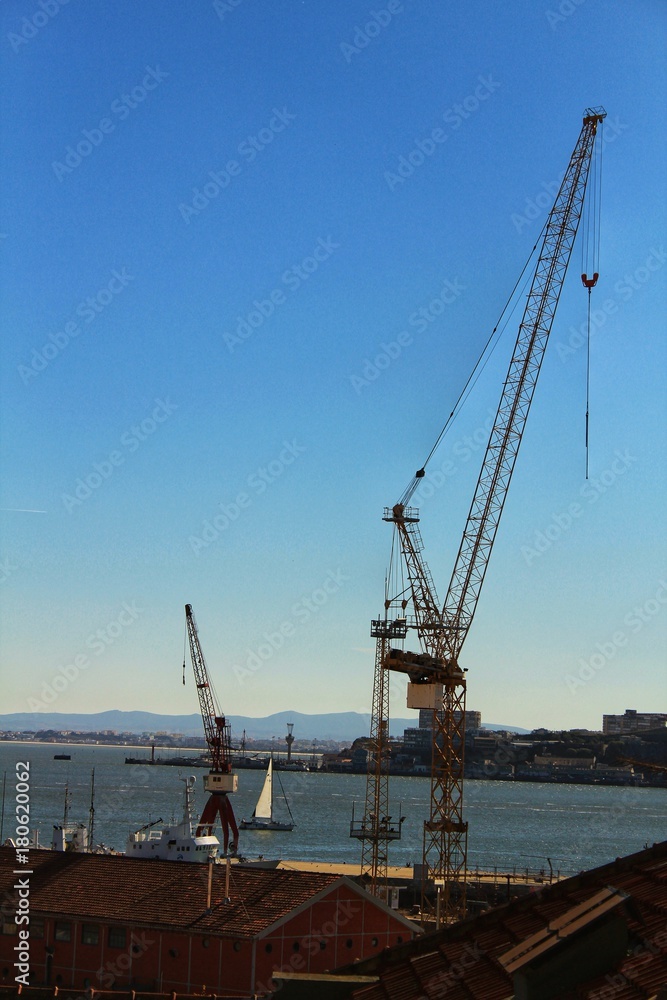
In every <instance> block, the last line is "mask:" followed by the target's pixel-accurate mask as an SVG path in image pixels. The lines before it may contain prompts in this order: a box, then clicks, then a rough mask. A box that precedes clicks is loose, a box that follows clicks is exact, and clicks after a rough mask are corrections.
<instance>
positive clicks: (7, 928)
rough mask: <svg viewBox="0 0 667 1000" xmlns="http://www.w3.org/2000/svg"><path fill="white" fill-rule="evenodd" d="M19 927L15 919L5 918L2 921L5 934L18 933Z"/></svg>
mask: <svg viewBox="0 0 667 1000" xmlns="http://www.w3.org/2000/svg"><path fill="white" fill-rule="evenodd" d="M17 931H18V927H17V926H16V924H15V923H14V921H13V920H3V922H2V933H3V934H16V932H17Z"/></svg>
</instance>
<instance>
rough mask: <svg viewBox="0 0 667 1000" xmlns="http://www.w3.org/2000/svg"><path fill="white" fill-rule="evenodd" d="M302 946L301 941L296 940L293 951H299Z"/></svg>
mask: <svg viewBox="0 0 667 1000" xmlns="http://www.w3.org/2000/svg"><path fill="white" fill-rule="evenodd" d="M300 947H301V946H300V944H299V942H298V941H295V942H294V944H293V945H292V951H298V950H299V948H300Z"/></svg>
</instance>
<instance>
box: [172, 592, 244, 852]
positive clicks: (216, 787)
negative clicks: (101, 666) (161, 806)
mask: <svg viewBox="0 0 667 1000" xmlns="http://www.w3.org/2000/svg"><path fill="white" fill-rule="evenodd" d="M185 627H186V630H187V636H188V640H189V643H190V657H191V659H192V669H193V671H194V675H195V684H196V686H197V695H198V696H199V708H200V711H201V717H202V722H203V723H204V735H205V737H206V742H207V744H208V749H209V752H210V754H211V770H210V771H209V773H208V774H207V775H206V777H205V778H204V788H205V790H206V791H207V792H208V793H209V799H208V801H207V803H206V805H205V806H204V811H203V812H202V814H201V819H200V820H199V825H198V827H197V836H198V837H202V836H211V835H212V834H213V827H214V825H215V820H216V817H218V816H219V817H220V825H221V827H222V835H223V847H224V851H225V854H226V853H227V850H228V849H229V850H230V851H231V852H232V853H235V852H236V847H237V844H238V839H239V831H238V826H237V825H236V819H235V817H234V810H233V809H232V804H231V802H230V801H229V798H228V796H229V795H230V794H231V793H232V792H235V791H236V790H237V789H238V775H236V774H233V773H232V753H231V735H232V733H231V729H232V727H231V725H230V724H229V723H228V722H227V720H226V718H225V716H224V715H222V713H221V712H220V709H219V707H218V704H217V699H216V697H215V691H214V690H213V687H212V685H211V682H210V680H209V676H208V669H207V667H206V660H205V659H204V654H203V653H202V649H201V644H200V642H199V633H198V632H197V623H196V621H195V616H194V613H193V611H192V605H191V604H186V605H185ZM183 676H184V677H185V658H184V659H183ZM230 832H231V839H230Z"/></svg>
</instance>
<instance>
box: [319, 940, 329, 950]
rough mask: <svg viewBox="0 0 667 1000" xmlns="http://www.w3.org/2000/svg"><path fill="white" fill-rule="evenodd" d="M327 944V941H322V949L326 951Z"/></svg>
mask: <svg viewBox="0 0 667 1000" xmlns="http://www.w3.org/2000/svg"><path fill="white" fill-rule="evenodd" d="M326 946H327V943H326V941H320V951H324V950H325V948H326Z"/></svg>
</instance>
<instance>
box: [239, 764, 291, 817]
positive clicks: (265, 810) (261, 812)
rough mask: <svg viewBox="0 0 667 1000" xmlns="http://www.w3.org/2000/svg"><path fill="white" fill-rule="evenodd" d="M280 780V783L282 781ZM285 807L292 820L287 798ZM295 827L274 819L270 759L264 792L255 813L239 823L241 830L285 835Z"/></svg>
mask: <svg viewBox="0 0 667 1000" xmlns="http://www.w3.org/2000/svg"><path fill="white" fill-rule="evenodd" d="M278 780H279V781H280V779H278ZM281 788H282V786H281ZM283 797H285V792H284V791H283ZM285 805H286V806H287V811H288V812H289V813H290V819H291V816H292V813H291V812H290V808H289V805H288V803H287V798H285ZM295 826H296V824H295V823H294V822H293V821H291V822H287V820H278V819H275V818H274V815H273V757H270V758H269V763H268V766H267V768H266V777H265V779H264V785H263V786H262V790H261V792H260V795H259V798H258V800H257V805H256V806H255V811H254V812H253V814H252V816H251V818H250V819H242V820H241V822H240V823H239V829H241V830H273V831H283V832H284V833H289V832H290V830H293V829H294V827H295Z"/></svg>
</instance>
